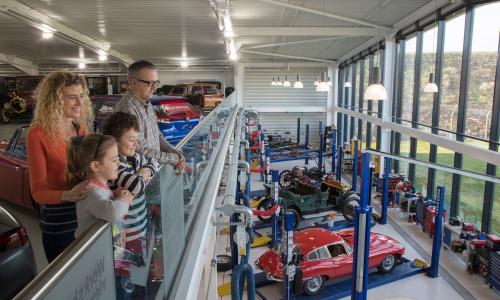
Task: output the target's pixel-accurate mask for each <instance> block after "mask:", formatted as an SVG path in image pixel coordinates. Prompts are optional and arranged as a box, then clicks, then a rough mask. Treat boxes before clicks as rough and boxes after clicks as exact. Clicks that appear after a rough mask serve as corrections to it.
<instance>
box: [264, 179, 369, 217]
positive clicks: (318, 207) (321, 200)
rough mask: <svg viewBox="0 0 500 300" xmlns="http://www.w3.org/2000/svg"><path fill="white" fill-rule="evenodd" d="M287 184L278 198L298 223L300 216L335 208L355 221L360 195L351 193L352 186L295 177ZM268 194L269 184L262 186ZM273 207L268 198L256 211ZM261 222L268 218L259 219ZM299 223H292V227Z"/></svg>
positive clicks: (330, 180) (337, 182) (280, 191)
mask: <svg viewBox="0 0 500 300" xmlns="http://www.w3.org/2000/svg"><path fill="white" fill-rule="evenodd" d="M288 183H289V185H288V186H287V187H286V188H281V189H280V190H279V197H280V199H281V200H282V201H284V202H285V205H286V209H287V211H290V212H292V213H293V214H294V215H295V220H300V219H301V217H302V216H303V215H308V214H315V213H319V212H322V211H328V210H331V209H335V210H337V211H340V212H342V215H343V216H344V218H345V219H346V220H348V221H353V220H354V212H355V208H356V207H358V206H359V195H358V194H357V193H355V192H354V191H352V189H351V186H349V185H347V184H343V183H341V182H339V181H337V180H335V179H331V178H330V179H326V180H323V181H322V182H321V184H320V185H319V186H318V184H307V183H304V182H302V181H301V180H300V179H298V178H290V181H289V182H288ZM264 186H265V188H266V190H267V192H268V193H267V194H268V195H270V190H271V185H269V184H264ZM273 205H274V201H273V199H271V197H269V196H267V197H265V198H264V199H262V200H261V201H260V202H259V204H258V205H257V209H258V210H268V209H270V208H271V207H272V206H273ZM259 219H260V220H261V221H264V222H268V221H270V219H271V218H270V217H263V216H259ZM298 223H299V222H295V227H297V226H298Z"/></svg>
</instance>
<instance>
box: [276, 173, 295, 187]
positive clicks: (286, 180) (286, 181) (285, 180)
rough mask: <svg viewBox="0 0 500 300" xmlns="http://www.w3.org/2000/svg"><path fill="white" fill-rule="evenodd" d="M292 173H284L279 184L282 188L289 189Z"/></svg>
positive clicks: (279, 178) (281, 174)
mask: <svg viewBox="0 0 500 300" xmlns="http://www.w3.org/2000/svg"><path fill="white" fill-rule="evenodd" d="M291 174H292V172H291V171H290V170H285V171H282V172H281V173H280V175H279V177H278V184H279V185H280V187H289V186H290V184H291V182H292V180H291V179H292V177H291Z"/></svg>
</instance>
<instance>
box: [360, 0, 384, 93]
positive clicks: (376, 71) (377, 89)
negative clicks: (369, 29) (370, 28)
mask: <svg viewBox="0 0 500 300" xmlns="http://www.w3.org/2000/svg"><path fill="white" fill-rule="evenodd" d="M381 6H382V5H381V3H380V2H379V8H380V7H381ZM377 46H378V51H377V55H380V26H378V25H377ZM378 61H380V59H379V60H378ZM372 78H373V81H372V83H371V84H370V85H369V86H368V88H367V89H366V91H365V99H366V100H387V91H386V90H385V87H384V85H383V84H382V83H381V80H380V67H373V70H372Z"/></svg>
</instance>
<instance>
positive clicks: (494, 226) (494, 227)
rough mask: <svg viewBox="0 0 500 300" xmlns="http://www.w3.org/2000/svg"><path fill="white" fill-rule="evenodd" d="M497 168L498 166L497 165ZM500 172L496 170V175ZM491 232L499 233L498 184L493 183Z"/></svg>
mask: <svg viewBox="0 0 500 300" xmlns="http://www.w3.org/2000/svg"><path fill="white" fill-rule="evenodd" d="M497 170H498V167H497ZM499 176H500V172H498V171H497V177H499ZM490 231H491V232H493V233H495V234H496V235H500V184H496V185H495V193H494V195H493V213H492V216H491V230H490Z"/></svg>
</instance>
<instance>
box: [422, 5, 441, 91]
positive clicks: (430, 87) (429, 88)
mask: <svg viewBox="0 0 500 300" xmlns="http://www.w3.org/2000/svg"><path fill="white" fill-rule="evenodd" d="M435 8H436V9H435V12H434V13H435V14H436V24H437V22H438V15H437V14H438V12H437V7H435ZM438 28H439V24H437V26H436V28H435V29H433V33H432V50H434V49H435V48H434V46H435V44H434V41H435V40H436V31H437V29H438ZM434 51H435V50H434ZM437 92H439V88H438V86H437V84H436V83H435V82H434V73H432V72H431V73H429V82H428V83H427V84H426V85H425V86H424V93H437Z"/></svg>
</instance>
